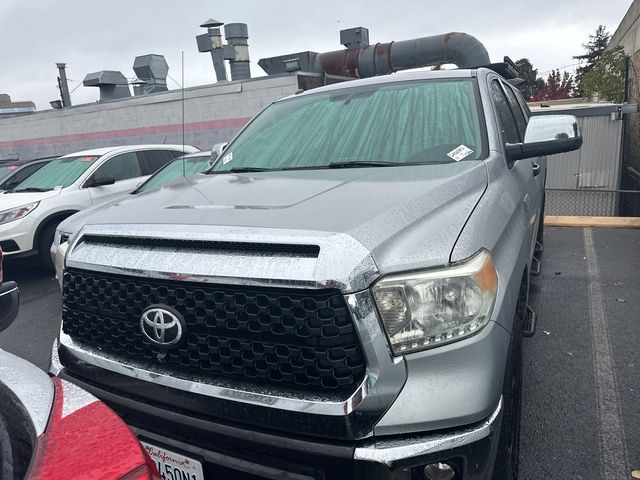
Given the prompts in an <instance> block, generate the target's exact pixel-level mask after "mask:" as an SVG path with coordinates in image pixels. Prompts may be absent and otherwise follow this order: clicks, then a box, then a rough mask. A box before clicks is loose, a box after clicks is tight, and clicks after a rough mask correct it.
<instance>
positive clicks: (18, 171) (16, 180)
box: [0, 157, 58, 193]
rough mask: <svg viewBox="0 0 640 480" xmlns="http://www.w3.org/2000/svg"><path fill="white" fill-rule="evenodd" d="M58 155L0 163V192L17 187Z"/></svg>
mask: <svg viewBox="0 0 640 480" xmlns="http://www.w3.org/2000/svg"><path fill="white" fill-rule="evenodd" d="M54 158H58V157H45V158H37V159H34V160H23V161H20V160H18V161H15V162H11V163H6V164H1V165H0V193H2V192H4V191H6V190H11V189H13V188H15V187H17V186H18V185H19V184H20V183H21V182H23V181H24V180H26V179H27V178H28V177H30V176H31V175H33V174H34V173H35V172H37V171H38V170H40V169H41V168H42V167H44V166H45V165H46V164H47V163H49V162H50V161H51V160H53V159H54Z"/></svg>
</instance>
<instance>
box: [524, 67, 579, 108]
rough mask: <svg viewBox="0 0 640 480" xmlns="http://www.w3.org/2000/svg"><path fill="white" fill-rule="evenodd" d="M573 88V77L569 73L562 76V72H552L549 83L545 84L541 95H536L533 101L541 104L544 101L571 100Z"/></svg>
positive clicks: (548, 79) (548, 78)
mask: <svg viewBox="0 0 640 480" xmlns="http://www.w3.org/2000/svg"><path fill="white" fill-rule="evenodd" d="M573 88H574V84H573V77H572V76H571V74H570V73H569V72H564V73H563V74H560V70H551V73H550V74H549V77H547V81H546V82H544V86H543V87H542V90H540V93H538V94H537V95H534V96H533V98H532V100H533V101H534V102H541V101H544V100H562V99H564V98H571V92H572V91H573Z"/></svg>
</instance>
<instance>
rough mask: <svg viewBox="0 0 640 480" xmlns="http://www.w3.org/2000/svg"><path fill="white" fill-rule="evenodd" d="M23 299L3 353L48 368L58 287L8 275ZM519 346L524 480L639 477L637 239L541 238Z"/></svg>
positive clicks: (560, 232)
mask: <svg viewBox="0 0 640 480" xmlns="http://www.w3.org/2000/svg"><path fill="white" fill-rule="evenodd" d="M6 273H7V277H8V279H13V280H17V281H18V284H19V285H20V289H21V293H22V302H21V311H20V315H19V317H18V320H17V321H16V322H15V324H14V325H13V326H12V327H11V328H10V329H9V330H7V331H6V332H4V333H2V334H0V348H3V349H5V350H8V351H10V352H12V353H15V354H17V355H19V356H21V357H24V358H26V359H28V360H30V361H32V362H33V363H35V364H37V365H38V366H40V367H41V368H45V369H46V368H47V366H48V361H49V352H50V348H51V343H52V341H53V339H54V337H55V335H56V333H57V331H58V328H59V325H58V318H59V314H60V293H59V291H58V286H57V283H56V281H55V280H54V279H53V278H51V277H48V276H44V275H42V274H40V273H38V271H37V269H36V267H35V265H34V264H32V263H29V262H26V261H20V262H9V264H8V265H7V272H6ZM531 304H532V306H533V308H534V309H535V310H536V312H537V313H538V328H537V333H536V335H535V336H534V337H533V338H530V339H526V340H525V364H524V365H525V366H524V369H525V372H524V374H525V377H524V399H523V418H522V422H523V424H522V440H521V452H522V455H521V476H520V478H523V479H547V478H554V479H556V478H557V479H605V480H613V479H623V478H631V472H632V471H633V470H640V398H639V394H640V349H639V348H638V345H640V230H618V229H593V230H592V229H578V228H547V230H546V237H545V253H544V256H543V263H542V275H541V276H540V277H537V278H535V279H534V280H533V283H532V286H531Z"/></svg>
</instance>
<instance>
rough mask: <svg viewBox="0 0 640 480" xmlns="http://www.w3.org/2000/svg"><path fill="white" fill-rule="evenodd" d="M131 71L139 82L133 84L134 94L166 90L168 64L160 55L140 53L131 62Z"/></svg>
mask: <svg viewBox="0 0 640 480" xmlns="http://www.w3.org/2000/svg"><path fill="white" fill-rule="evenodd" d="M133 71H134V72H135V73H136V76H137V77H138V80H140V82H139V83H138V84H135V85H134V86H133V94H134V95H136V96H137V95H146V94H148V93H155V92H166V91H167V74H168V73H169V65H168V64H167V61H166V60H165V58H164V57H163V56H162V55H155V54H149V55H140V56H138V57H136V59H135V60H134V62H133Z"/></svg>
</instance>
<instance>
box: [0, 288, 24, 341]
mask: <svg viewBox="0 0 640 480" xmlns="http://www.w3.org/2000/svg"><path fill="white" fill-rule="evenodd" d="M19 306H20V293H19V290H18V285H17V284H16V282H4V283H3V284H0V332H1V331H2V330H4V328H6V327H8V326H9V325H10V324H11V323H12V322H13V321H14V320H15V318H16V317H17V316H18V308H19Z"/></svg>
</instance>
